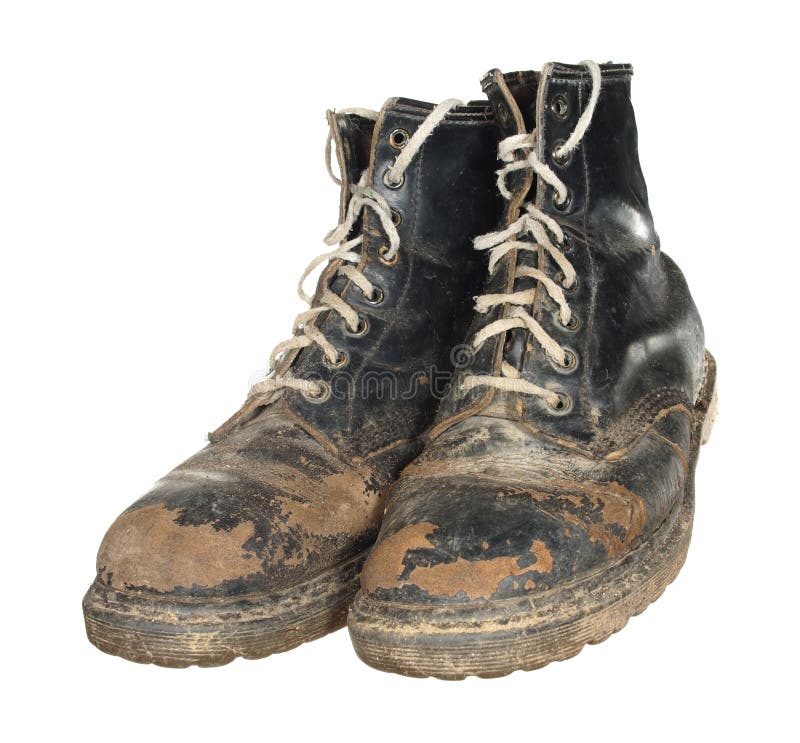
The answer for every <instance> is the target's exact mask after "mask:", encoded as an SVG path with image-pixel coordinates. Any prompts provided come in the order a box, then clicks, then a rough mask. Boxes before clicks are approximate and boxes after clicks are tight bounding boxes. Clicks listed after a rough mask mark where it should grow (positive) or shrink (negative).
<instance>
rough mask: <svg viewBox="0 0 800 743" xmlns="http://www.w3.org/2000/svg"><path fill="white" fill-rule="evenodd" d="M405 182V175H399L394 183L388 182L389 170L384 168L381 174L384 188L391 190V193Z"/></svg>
mask: <svg viewBox="0 0 800 743" xmlns="http://www.w3.org/2000/svg"><path fill="white" fill-rule="evenodd" d="M405 182H406V177H405V175H401V176H400V178H399V180H398V181H396V182H395V181H392V180H390V179H389V168H386V170H385V171H384V173H383V185H384V186H386V188H391V189H392V190H393V191H394V190H396V189H398V188H400V186H402V185H403V184H404V183H405Z"/></svg>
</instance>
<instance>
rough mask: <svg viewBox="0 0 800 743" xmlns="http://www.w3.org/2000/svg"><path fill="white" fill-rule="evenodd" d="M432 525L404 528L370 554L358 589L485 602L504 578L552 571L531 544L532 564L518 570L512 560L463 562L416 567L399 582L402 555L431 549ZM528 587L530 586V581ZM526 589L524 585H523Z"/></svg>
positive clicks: (548, 558)
mask: <svg viewBox="0 0 800 743" xmlns="http://www.w3.org/2000/svg"><path fill="white" fill-rule="evenodd" d="M436 528H437V527H436V525H435V524H431V523H429V522H422V523H419V524H413V525H412V526H407V527H404V528H403V529H401V530H400V531H398V532H397V533H396V534H393V535H392V536H390V537H387V538H386V539H384V540H383V541H382V542H381V543H380V544H379V545H378V546H377V547H376V548H375V550H374V551H373V554H372V555H371V556H370V558H369V559H368V560H367V564H366V565H365V566H364V570H363V571H362V573H361V586H362V588H363V589H364V590H365V591H366V592H368V593H369V592H372V591H375V590H376V589H378V588H387V589H392V588H402V587H403V586H408V585H414V586H417V587H418V588H421V589H422V590H423V591H425V592H426V593H427V594H428V595H430V596H455V595H457V594H459V593H461V592H463V593H465V594H466V595H467V597H468V598H469V599H470V600H474V599H479V598H489V597H490V596H492V595H493V594H494V593H495V592H496V591H497V587H498V586H499V585H500V583H501V582H502V581H503V580H505V579H506V578H509V577H512V576H516V575H522V574H523V573H528V572H531V571H536V572H538V573H549V572H550V571H551V570H552V569H553V556H552V555H551V553H550V550H549V549H548V548H547V545H545V543H544V542H542V541H540V540H538V539H537V540H534V542H533V544H532V545H531V549H530V551H531V553H532V554H533V555H535V557H536V561H535V562H534V563H533V564H532V565H527V566H525V567H521V566H520V565H519V558H518V557H516V556H511V557H506V556H501V557H494V558H491V559H489V560H465V559H464V558H463V557H459V558H457V559H456V560H455V561H454V562H447V563H438V564H436V565H430V566H427V567H417V568H414V570H412V571H411V573H410V574H409V576H408V578H407V579H405V580H403V579H401V578H400V576H401V575H402V573H403V571H404V570H405V568H406V566H405V564H404V559H405V556H406V554H407V553H408V552H409V551H411V550H414V549H424V548H426V547H428V548H429V547H433V544H432V543H431V541H430V540H429V539H428V537H429V536H430V535H431V534H432V533H433V532H434V530H435V529H436ZM528 583H531V584H533V582H532V581H528ZM533 585H535V584H533ZM526 587H527V583H526Z"/></svg>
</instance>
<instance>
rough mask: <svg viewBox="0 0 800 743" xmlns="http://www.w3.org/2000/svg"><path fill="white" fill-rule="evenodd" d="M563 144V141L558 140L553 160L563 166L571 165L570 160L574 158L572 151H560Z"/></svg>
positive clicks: (554, 148)
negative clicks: (563, 152)
mask: <svg viewBox="0 0 800 743" xmlns="http://www.w3.org/2000/svg"><path fill="white" fill-rule="evenodd" d="M563 146H564V143H563V142H556V144H555V146H554V147H553V162H554V163H555V164H556V165H558V166H560V167H562V168H564V167H566V166H567V165H569V161H570V160H571V159H572V153H571V152H567V153H566V154H562V153H559V150H560V149H561V148H562V147H563Z"/></svg>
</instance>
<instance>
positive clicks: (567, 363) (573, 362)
mask: <svg viewBox="0 0 800 743" xmlns="http://www.w3.org/2000/svg"><path fill="white" fill-rule="evenodd" d="M547 358H548V360H549V361H550V364H551V365H552V367H553V368H554V369H555V370H556V371H557V372H560V373H561V374H571V373H572V372H574V371H575V370H576V369H577V368H578V355H577V354H576V353H575V352H574V351H573V350H572V349H571V348H565V349H564V360H563V361H557V360H555V359H551V358H550V357H549V356H548V357H547Z"/></svg>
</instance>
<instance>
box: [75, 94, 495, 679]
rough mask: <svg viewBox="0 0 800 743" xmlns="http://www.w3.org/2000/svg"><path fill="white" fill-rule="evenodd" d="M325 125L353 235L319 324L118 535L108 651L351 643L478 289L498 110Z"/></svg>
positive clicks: (107, 606)
mask: <svg viewBox="0 0 800 743" xmlns="http://www.w3.org/2000/svg"><path fill="white" fill-rule="evenodd" d="M329 124H330V127H331V137H332V140H333V142H334V143H335V145H336V152H337V157H338V160H339V169H340V171H341V187H342V199H341V224H340V225H339V227H338V228H337V229H336V230H334V231H333V232H332V233H331V234H330V235H329V236H328V238H327V240H326V242H327V243H328V244H329V245H331V246H333V247H332V248H331V250H332V251H333V252H330V253H327V254H325V255H323V256H321V257H320V258H319V259H317V260H316V261H314V262H313V263H312V265H311V266H310V267H309V270H312V269H313V268H314V267H315V266H317V265H319V264H320V263H323V262H324V261H326V260H327V261H328V264H327V266H326V268H325V269H324V270H323V273H322V276H321V278H320V280H319V284H318V286H317V290H316V293H315V295H314V297H313V299H312V300H311V308H310V309H309V310H307V311H306V312H304V313H302V314H301V315H300V316H299V317H298V318H297V321H296V324H295V335H294V337H293V338H291V339H290V340H288V341H286V342H284V343H281V344H279V345H278V346H277V347H276V349H275V351H274V353H273V356H272V372H271V374H270V375H268V377H267V378H266V379H265V380H264V381H263V382H260V383H259V384H257V385H255V387H254V388H253V390H251V394H250V396H249V398H248V400H247V402H246V403H245V405H244V407H243V408H242V409H241V410H240V411H239V412H238V413H237V414H236V415H235V416H233V418H231V419H230V420H229V421H228V422H227V423H226V424H225V425H224V426H222V427H221V428H220V429H219V430H217V431H216V432H215V433H213V434H211V436H210V442H211V443H210V444H209V446H207V447H206V448H205V449H203V450H202V451H200V452H199V453H198V454H196V455H195V456H193V457H191V458H190V459H189V460H187V461H186V462H184V463H183V464H182V465H180V466H179V467H177V468H176V469H175V470H173V471H172V472H170V473H169V474H168V475H166V477H164V478H163V479H162V480H160V481H159V482H158V483H156V485H155V486H154V487H153V489H152V490H151V491H150V492H149V493H148V494H147V495H145V496H144V497H143V498H141V499H140V500H138V501H136V502H135V503H134V504H133V505H132V506H131V507H130V508H128V510H126V511H125V512H124V513H123V514H122V515H121V516H120V517H119V518H118V519H117V520H116V521H115V522H114V524H113V525H112V526H111V528H110V529H109V531H108V533H107V534H106V536H105V539H104V540H103V543H102V545H101V547H100V551H99V555H98V559H97V578H96V580H95V582H94V583H93V584H92V586H91V588H90V589H89V591H88V593H87V594H86V597H85V599H84V603H83V609H84V615H85V619H86V628H87V632H88V635H89V639H90V640H91V641H92V642H93V643H94V644H95V645H97V646H98V647H99V648H100V649H101V650H104V651H106V652H108V653H112V654H116V655H121V656H123V657H125V658H128V659H130V660H134V661H140V662H150V663H157V664H159V665H165V666H188V665H191V664H197V665H218V664H223V663H227V662H228V661H230V660H232V659H233V658H235V657H237V656H244V657H247V658H258V657H263V656H266V655H269V654H271V653H274V652H279V651H283V650H287V649H289V648H292V647H295V646H296V645H299V644H300V643H302V642H305V641H307V640H312V639H314V638H317V637H320V636H321V635H324V634H325V633H327V632H330V631H332V630H334V629H337V628H338V627H340V626H342V625H343V624H344V622H345V617H346V613H347V607H348V605H349V603H350V601H351V600H352V598H353V596H354V595H355V592H356V590H357V588H358V576H359V571H360V569H361V566H362V563H363V561H364V557H365V554H366V551H367V549H368V548H369V547H370V546H371V545H372V543H373V542H374V540H375V537H376V535H377V533H378V528H379V526H380V520H381V517H382V515H383V510H384V501H383V493H384V490H385V488H386V486H387V484H389V483H390V482H391V481H392V480H393V479H394V478H395V477H396V476H397V474H398V473H399V472H400V470H401V469H402V468H403V467H404V466H405V465H406V464H407V463H408V462H409V461H410V460H411V459H412V458H413V457H414V456H416V455H417V454H418V453H419V451H420V449H421V443H420V434H422V432H423V431H424V430H425V429H426V428H428V427H429V426H430V425H431V423H432V421H433V418H434V415H435V412H436V409H437V408H438V405H439V400H440V398H441V397H442V395H443V393H444V391H445V389H446V383H447V382H448V381H449V377H448V374H449V372H450V370H451V368H452V362H451V359H450V356H451V348H452V346H453V344H454V343H456V342H457V341H458V340H459V339H460V338H461V337H462V336H463V335H464V334H465V333H466V331H467V329H468V327H469V323H470V321H471V316H472V309H471V306H470V304H471V299H470V297H471V296H472V295H473V294H474V293H475V292H476V291H478V290H479V288H480V286H481V282H482V277H483V273H484V268H483V266H482V261H481V256H479V255H477V254H476V253H475V252H474V251H473V250H472V245H471V239H472V236H473V235H474V234H475V233H476V232H480V231H482V230H487V229H491V228H492V225H493V224H496V222H497V220H498V219H499V217H500V215H501V213H502V209H503V204H502V199H501V198H500V197H499V196H498V194H497V192H496V189H495V188H494V185H493V176H492V173H493V171H494V169H495V168H496V156H495V152H496V149H497V144H498V141H499V130H498V128H497V126H496V124H495V121H494V113H493V109H492V107H491V106H490V105H489V104H488V102H487V103H485V104H483V105H479V104H475V105H469V106H463V105H459V104H458V102H457V101H446V102H445V103H443V104H440V105H439V106H437V107H435V108H434V107H433V106H431V105H429V104H425V103H418V102H415V101H411V100H406V99H393V100H390V101H389V102H388V103H387V104H386V105H385V107H384V108H383V110H382V111H381V112H380V113H379V114H377V113H374V112H367V111H363V110H359V111H355V112H348V113H339V114H333V113H331V114H329ZM328 155H329V157H330V141H329V150H328ZM329 166H330V163H329ZM331 174H332V175H333V173H331ZM334 177H335V176H334ZM336 180H337V181H338V180H339V179H336ZM307 274H308V272H307V273H306V274H305V275H307ZM305 275H304V278H305ZM301 293H302V282H301ZM437 385H438V387H439V388H440V391H437Z"/></svg>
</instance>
